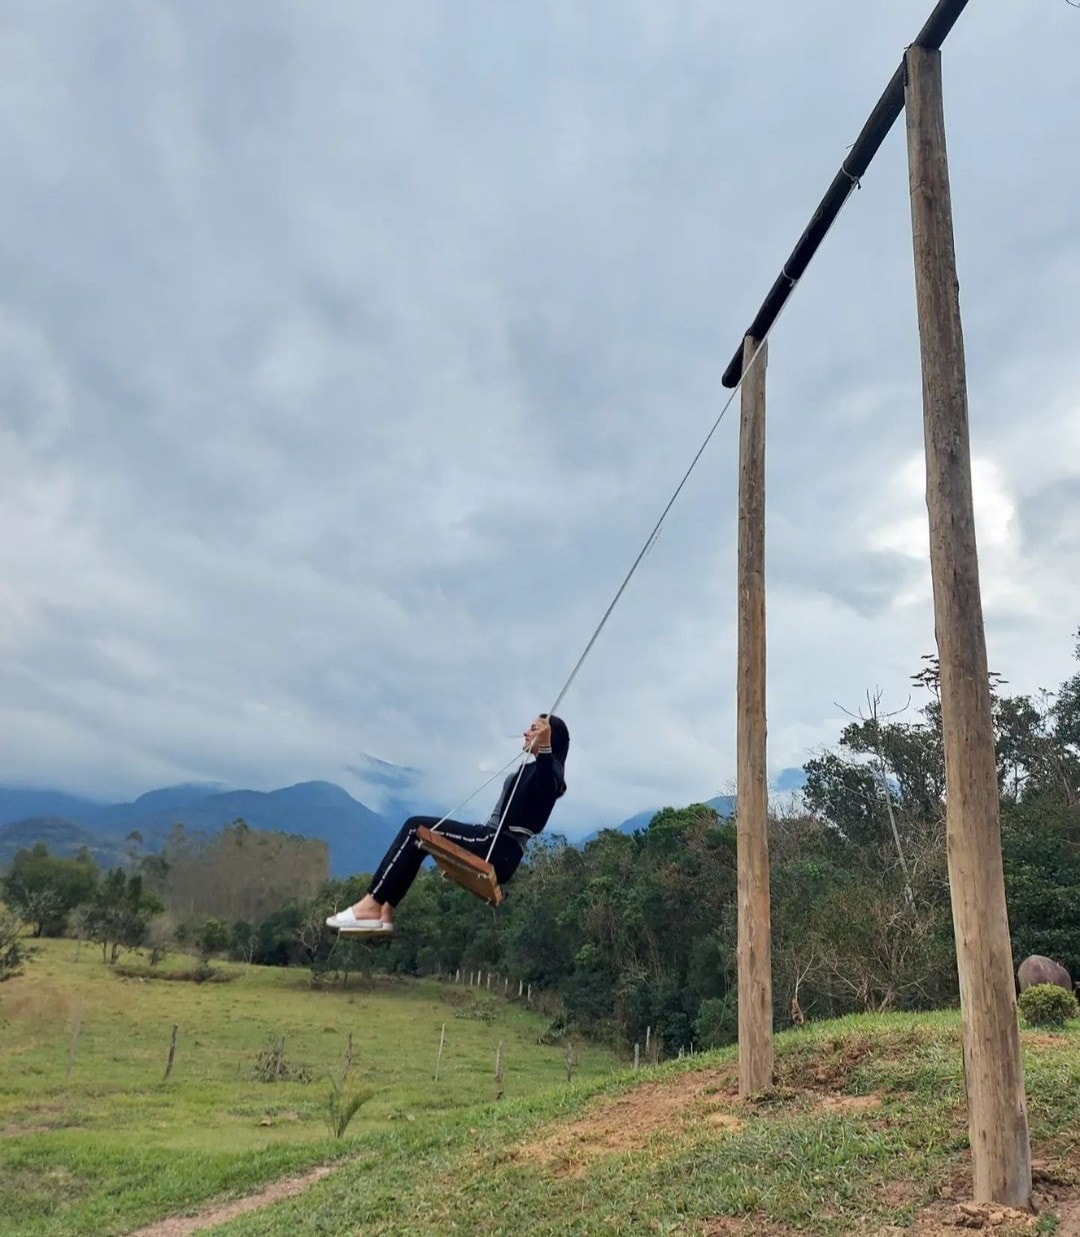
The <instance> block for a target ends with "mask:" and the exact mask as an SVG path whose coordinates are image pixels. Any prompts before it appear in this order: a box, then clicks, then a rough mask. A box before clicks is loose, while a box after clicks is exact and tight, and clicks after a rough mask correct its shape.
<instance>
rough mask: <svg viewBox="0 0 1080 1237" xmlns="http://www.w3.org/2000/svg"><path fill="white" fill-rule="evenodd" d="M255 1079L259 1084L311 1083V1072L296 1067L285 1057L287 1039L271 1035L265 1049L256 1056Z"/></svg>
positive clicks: (303, 1066)
mask: <svg viewBox="0 0 1080 1237" xmlns="http://www.w3.org/2000/svg"><path fill="white" fill-rule="evenodd" d="M254 1073H255V1078H256V1079H257V1080H258V1081H259V1082H310V1081H311V1070H310V1069H309V1068H308V1067H307V1066H306V1065H294V1064H293V1063H292V1062H291V1061H290V1060H289V1058H288V1057H287V1056H286V1055H285V1037H284V1036H281V1037H280V1038H279V1037H278V1036H276V1035H271V1036H270V1038H269V1040H268V1041H267V1044H266V1047H265V1048H260V1049H259V1051H258V1052H257V1053H256V1054H255V1070H254Z"/></svg>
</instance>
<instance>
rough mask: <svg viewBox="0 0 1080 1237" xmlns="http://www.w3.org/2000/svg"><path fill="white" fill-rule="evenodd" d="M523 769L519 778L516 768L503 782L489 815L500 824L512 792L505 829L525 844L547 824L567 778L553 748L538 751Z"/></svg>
mask: <svg viewBox="0 0 1080 1237" xmlns="http://www.w3.org/2000/svg"><path fill="white" fill-rule="evenodd" d="M520 772H521V781H520V782H519V781H518V770H517V769H515V770H514V772H513V773H511V774H510V776H509V777H508V778H507V779H506V781H505V782H503V788H502V793H501V794H500V795H499V801H498V803H496V804H495V808H494V810H493V811H492V813H491V816H490V817H489V818H488V824H489V825H491V826H492V828H498V825H499V821H500V820H502V819H503V811H504V810H505V809H506V801H507V798H508V797H509V796H511V795H513V798H511V799H510V808H509V810H508V811H507V812H506V819H505V820H504V821H503V831H504V832H506V833H509V834H510V836H511V837H512V838H513V839H514V840H515V841H516V842H518V843H519V844H520V845H521V846H522V848H524V847H525V845H526V844H527V843H528V841H529V839H530V838H533V837H535V836H536V835H537V834H538V833H539V832H540V831H541V830H542V829H543V827H544V826H545V825H546V824H547V822H548V817H549V816H550V815H551V809H552V808H553V807H554V806H555V800H556V799H558V798H559V796H560V795H562V794H563V793H564V792H565V790H566V781H565V778H564V774H563V762H562V760H560V759H559V758H558V757H557V756H556V755H555V754H554V753H552V752H538V753H537V755H536V759H535V760H534V761H533V762H532V764H527V765H526V766H525V768H524V769H522V770H521V771H520ZM515 783H517V789H516V790H515V789H514V784H515Z"/></svg>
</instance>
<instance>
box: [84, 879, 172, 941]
mask: <svg viewBox="0 0 1080 1237" xmlns="http://www.w3.org/2000/svg"><path fill="white" fill-rule="evenodd" d="M162 910H164V907H163V906H162V904H161V902H160V901H159V900H158V898H157V897H156V896H155V895H154V894H152V893H150V892H149V890H147V889H145V888H144V886H143V878H142V876H141V875H140V874H139V873H137V872H136V873H132V874H130V875H128V874H127V873H125V872H124V870H123V869H122V868H113V869H112V871H110V872H108V873H106V875H105V877H104V878H103V880H102V881H101V884H100V885H99V887H98V889H97V892H96V894H95V895H94V898H93V901H92V902H91V903H90V904H89V912H88V914H87V928H88V935H89V936H90V939H91V940H93V941H97V942H98V944H100V945H101V956H102V959H103V960H104V961H106V962H109V963H114V962H116V960H117V958H118V957H119V956H120V951H121V950H123V949H135V948H137V947H138V946H139V945H141V944H142V943H143V941H144V939H145V938H146V933H147V929H148V928H149V926H150V920H151V919H152V918H153V916H154V915H159V914H160V913H161V912H162Z"/></svg>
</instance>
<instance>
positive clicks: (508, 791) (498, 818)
mask: <svg viewBox="0 0 1080 1237" xmlns="http://www.w3.org/2000/svg"><path fill="white" fill-rule="evenodd" d="M523 748H524V750H525V751H526V752H529V753H531V754H532V756H533V757H534V759H533V761H532V762H531V763H530V764H527V765H526V766H525V767H524V769H522V770H521V773H520V780H519V776H518V771H517V770H515V771H514V772H513V773H511V774H510V776H509V777H508V778H507V779H506V781H505V782H503V788H502V794H500V795H499V801H498V803H496V804H495V807H494V809H493V811H492V813H491V815H490V816H489V817H488V820H487V823H486V824H483V825H463V824H461V823H460V822H458V821H456V820H444V821H441V822H440V821H439V819H438V817H436V816H411V817H410V818H409V819H408V820H407V821H406V822H405V823H404V824H403V825H402V826H401V829H400V830H399V831H398V835H397V837H396V838H395V839H394V841H393V842H392V843H391V846H390V849H389V850H388V851H387V852H386V854H385V855H384V856H383V860H382V862H381V863H380V864H379V866H378V867H377V868H376V869H375V875H374V876H373V877H372V878H371V885H370V886H369V887H368V891H367V893H366V894H365V895H364V896H363V897H362V898H361V899H360V901H359V902H357V903H356V905H355V906H350V907H347V908H346V909H345V910H343V911H339V912H338V913H337V914H336V915H331V916H330V917H329V918H328V919H327V921H326V924H327V927H330V928H336V929H337V930H338V931H339V932H347V933H354V932H355V933H359V932H393V930H394V907H395V906H397V904H398V903H399V902H400V901H401V899H402V898H403V897H404V896H405V895H406V893H408V891H409V886H410V885H411V884H412V883H413V881H414V880H415V879H416V875H417V873H418V872H419V871H420V865H421V864H422V863H423V862H424V859H425V858H426V855H425V852H424V851H423V850H422V849H421V847H420V843H419V841H418V839H417V835H416V830H417V829H418V828H419V827H420V826H426V827H427V828H428V829H431V828H433V827H434V826H435V825H438V826H439V827H438V829H437V831H436V832H438V833H439V834H441V835H442V836H443V837H444V838H446V839H447V841H449V842H454V843H456V844H457V845H458V846H460V847H462V848H463V849H465V850H468V851H471V852H472V853H473V854H474V855H479V857H480V858H481V859H488V851H489V850H491V843H492V841H493V840H494V841H495V848H494V850H491V857H490V863H491V865H492V867H494V869H495V877H496V879H497V880H498V882H499V884H500V885H503V884H505V883H506V882H507V881H508V880H509V879H510V877H511V876H513V874H514V872H515V871H516V870H517V866H518V864H519V863H520V862H521V860H522V857H523V856H524V854H525V847H526V846H527V845H528V843H529V839H530V838H534V837H536V835H537V834H538V833H539V832H540V831H541V830H542V829H543V827H544V826H545V825H546V824H547V822H548V817H549V816H550V815H551V809H552V808H553V807H554V806H555V800H556V799H559V798H561V797H562V795H564V794H565V793H566V780H565V773H564V770H565V767H566V753H567V752H568V751H569V749H570V732H569V730H567V728H566V723H565V722H564V721H563V720H562V718H561V717H556V716H555V715H554V714H551V715H550V716H549V715H548V714H546V713H541V714H540V716H539V717H538V718H537V719H536V720H535V721H534V722H533V723H532V725H531V726H530V727H529V729H528V730H526V731H525V742H524V744H523ZM515 785H516V787H517V788H516V789H515ZM508 800H509V803H508V802H507V801H508ZM500 822H502V825H501V828H500Z"/></svg>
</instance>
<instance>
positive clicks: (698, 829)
mask: <svg viewBox="0 0 1080 1237" xmlns="http://www.w3.org/2000/svg"><path fill="white" fill-rule="evenodd" d="M1076 654H1077V657H1078V658H1080V633H1078V636H1077V646H1076ZM1007 686H1008V685H1007V683H1005V682H1004V680H1002V679H1000V678H999V677H998V676H994V682H993V684H992V688H993V699H994V720H995V726H996V731H997V753H998V781H999V788H1000V792H1001V805H1002V811H1001V823H1002V848H1003V856H1004V864H1005V878H1006V891H1007V895H1008V901H1009V913H1010V926H1011V932H1012V938H1013V948H1014V954H1015V957H1016V959H1017V961H1019V960H1020V959H1021V958H1023V957H1024V956H1026V955H1028V954H1032V953H1039V954H1046V955H1048V956H1049V957H1052V958H1055V959H1056V960H1058V961H1059V962H1061V963H1063V964H1064V965H1065V966H1066V967H1067V968H1068V969H1069V970H1070V971H1071V972H1072V974H1073V975H1074V976H1075V975H1077V974H1080V673H1078V674H1075V675H1073V676H1072V677H1071V678H1069V679H1067V680H1066V682H1064V683H1063V684H1062V685H1061V686H1060V688H1059V689H1058V690H1057V691H1056V692H1045V693H1040V694H1038V695H1034V696H1027V695H1010V694H1008V692H1007V690H1006V689H1007ZM910 688H911V690H914V691H917V692H919V693H920V694H921V697H922V705H921V707H919V708H918V709H916V710H915V711H914V712H913V711H912V710H911V708H910V707H905V708H904V709H903V711H901V712H895V713H890V712H889V711H888V710H887V709H886V707H885V700H884V697H883V695H882V693H880V692H879V693H870V694H868V696H867V698H866V700H865V702H864V704H863V707H862V708H861V709H858V710H855V711H853V713H852V715H851V718H850V721H849V722H848V723H847V724H846V725H845V726H844V727H843V729H842V731H841V733H840V735H839V736H838V739H837V741H836V743H835V744H834V745H832V746H831V747H829V748H828V749H826V750H824V751H822V752H820V753H818V754H816V755H814V756H813V757H812V758H811V759H809V760H808V761H807V762H806V765H805V766H804V770H805V774H806V784H805V787H804V789H803V791H802V792H801V795H800V796H799V797H798V798H797V800H795V801H792V802H790V803H788V804H787V805H786V806H785V807H784V808H783V809H782V810H780V809H777V808H776V807H775V806H774V809H773V811H772V813H771V817H770V838H769V846H770V867H771V885H772V923H773V975H774V983H773V989H774V994H775V1001H776V1010H775V1013H776V1018H777V1023H778V1025H785V1024H789V1023H791V1022H795V1023H798V1022H801V1021H803V1020H804V1019H807V1018H819V1017H831V1016H835V1015H840V1014H844V1013H849V1012H856V1011H864V1010H886V1009H907V1010H914V1009H930V1008H939V1007H942V1006H946V1005H949V1004H952V1003H955V1002H956V1000H957V978H956V965H955V955H954V949H953V936H952V925H951V914H950V906H949V886H948V874H947V864H946V853H945V829H944V811H945V774H944V757H943V749H942V733H941V709H940V702H939V698H938V671H937V664H936V661H935V660H934V659H933V658H927V659H925V660H924V664H923V666H922V668H921V669H920V670H919V671H918V672H917V673H916V674H914V675H912V681H911V684H910ZM245 830H246V826H243V828H241V826H240V825H239V824H238V825H234V826H233V828H232V830H231V831H226V833H225V834H224V835H217V837H219V838H221V839H222V840H221V842H220V843H216V842H214V841H213V840H211V841H208V842H204V843H202V844H201V848H200V847H196V848H194V850H192V848H191V847H190V846H189V845H188V844H187V841H186V840H185V839H183V838H182V837H181V835H179V834H178V835H176V837H175V838H174V845H173V846H172V847H171V848H170V847H168V846H167V847H166V849H165V851H164V852H163V854H162V855H161V856H160V857H157V856H155V857H149V856H148V857H143V858H142V859H140V860H138V861H137V862H134V863H133V865H132V867H131V868H130V870H129V871H128V872H127V873H126V874H124V879H125V880H127V881H129V882H130V881H132V880H135V879H140V880H141V881H142V883H143V884H142V887H143V889H144V892H146V893H147V894H148V895H149V896H152V897H156V898H158V899H159V901H161V903H162V905H164V906H166V907H167V908H169V912H170V913H171V914H172V916H173V917H174V919H175V920H177V921H178V922H182V923H184V924H187V925H188V929H187V931H188V939H189V940H191V939H195V938H198V936H199V933H200V932H202V933H205V925H206V923H208V922H212V923H213V924H214V925H216V927H215V928H214V933H215V935H214V941H215V942H216V947H217V948H218V949H220V950H222V951H224V952H228V953H230V954H231V956H233V957H236V958H243V959H245V960H247V961H252V962H260V963H265V964H270V965H283V966H303V967H308V968H310V969H311V974H312V978H313V982H335V981H338V982H344V981H345V980H346V979H347V977H348V975H349V973H350V972H351V971H353V970H356V969H359V968H363V969H366V970H370V969H375V970H381V971H386V972H391V973H397V974H407V975H420V974H443V975H452V974H454V973H455V972H456V971H457V970H459V969H461V970H463V971H472V970H484V971H495V972H498V973H500V974H503V975H513V976H515V978H517V979H520V980H521V981H523V982H524V983H527V984H531V985H533V986H534V988H538V989H541V990H544V991H546V992H547V993H548V994H554V995H555V996H557V998H558V1003H559V1006H560V1008H561V1013H560V1014H559V1015H558V1018H557V1020H556V1021H557V1024H558V1025H557V1026H556V1027H555V1028H554V1029H555V1030H556V1031H561V1030H566V1029H568V1028H569V1027H571V1026H573V1027H575V1028H577V1029H579V1030H584V1031H588V1032H591V1033H595V1034H602V1035H608V1036H610V1037H613V1038H616V1039H618V1040H621V1041H622V1042H624V1043H626V1044H632V1043H635V1042H642V1041H643V1040H644V1036H645V1030H646V1028H651V1034H652V1035H653V1036H654V1037H659V1038H660V1040H661V1041H662V1043H663V1045H664V1047H665V1049H666V1050H667V1051H674V1050H677V1049H679V1048H685V1047H689V1046H690V1045H698V1046H701V1047H707V1046H714V1045H719V1044H723V1043H727V1042H731V1041H733V1040H734V1039H735V1038H736V1034H737V1012H736V966H735V947H736V852H735V827H734V824H733V822H732V821H730V820H727V819H722V818H719V817H718V816H717V815H716V813H715V812H714V811H713V810H712V809H711V808H709V807H707V806H704V805H700V804H698V805H692V806H690V807H685V808H681V809H672V808H665V809H664V810H663V811H661V812H659V813H658V814H657V815H656V816H655V817H654V818H653V820H652V821H651V822H650V824H649V825H648V827H647V828H645V829H642V830H640V831H638V832H636V833H633V834H629V835H627V834H622V833H618V832H615V831H610V830H609V831H604V832H601V833H600V834H599V835H598V836H597V837H596V838H594V839H593V840H591V841H589V842H588V843H587V844H585V845H584V846H580V847H578V846H573V845H570V844H569V843H567V842H566V841H565V840H564V839H561V838H559V837H557V836H556V837H551V838H544V837H542V838H540V839H538V840H537V841H536V842H534V843H533V844H532V845H531V846H530V850H529V855H528V860H527V863H525V864H524V865H523V866H522V868H521V869H520V870H519V873H518V875H517V876H516V877H515V879H514V881H513V882H512V883H511V885H510V886H509V887H508V890H507V894H508V896H507V899H506V901H505V903H504V904H503V906H502V907H500V908H499V909H498V910H492V909H491V908H489V907H488V906H486V905H485V904H483V903H481V902H479V901H477V900H476V899H473V898H471V897H469V896H468V895H467V894H465V893H464V892H462V891H461V890H460V889H458V888H457V887H456V886H454V885H452V884H450V883H449V882H447V881H445V880H443V879H442V878H441V877H440V876H439V875H438V874H437V873H436V872H425V873H423V874H422V875H421V877H420V878H419V880H418V881H417V883H416V885H415V886H414V888H413V890H412V892H411V893H410V895H409V897H408V898H407V899H406V900H405V902H404V903H403V904H402V906H401V908H400V910H399V913H398V915H397V919H396V922H397V928H398V930H397V931H396V933H395V934H394V936H393V937H391V938H389V939H380V940H378V941H374V942H373V941H367V940H356V939H348V938H338V937H337V936H336V934H333V933H331V932H329V931H328V930H327V929H326V928H325V926H324V923H323V920H324V919H325V916H326V915H327V913H328V912H329V911H331V910H334V909H337V908H340V907H342V906H345V905H347V904H348V903H350V902H352V901H354V900H356V899H357V898H358V897H359V896H360V894H361V893H362V892H363V891H364V889H365V887H366V883H367V878H366V875H364V874H360V875H358V876H357V877H355V878H353V879H350V880H347V881H327V880H326V879H325V868H324V869H323V873H322V876H321V877H319V876H318V875H317V873H316V871H315V868H316V867H317V865H316V864H314V863H312V865H311V868H310V870H309V871H307V873H306V877H305V880H307V882H308V884H307V885H306V886H305V887H304V888H303V889H288V890H287V889H286V887H285V885H283V884H282V883H281V882H282V881H283V880H285V875H284V873H283V872H282V871H281V869H295V868H297V867H298V866H299V862H298V860H299V854H300V852H299V851H295V850H290V849H289V847H288V846H287V845H286V843H285V842H282V841H277V842H274V843H273V844H269V843H268V844H265V848H264V843H263V842H261V841H260V840H259V839H258V836H257V834H256V831H252V830H246V832H245ZM271 836H275V837H279V838H280V836H281V835H271ZM301 841H302V840H301V839H290V840H289V842H290V844H299V843H300V842H301ZM182 842H183V844H181V843H182ZM245 848H246V849H245ZM260 848H264V849H260ZM256 852H257V853H259V854H261V855H262V856H263V864H264V866H265V869H266V870H265V871H264V872H263V875H262V877H261V878H260V880H255V881H252V880H249V881H248V882H247V883H246V884H245V885H244V887H243V888H242V889H241V888H239V887H236V886H235V885H234V882H239V881H241V878H242V877H243V875H244V873H245V870H246V863H247V860H248V857H249V856H250V855H252V854H253V853H256ZM21 854H22V853H21ZM21 854H20V857H21ZM39 858H40V857H39ZM309 858H310V856H309ZM18 862H19V861H18V859H17V860H16V865H14V866H13V869H12V873H11V874H9V876H8V877H7V878H5V890H6V891H7V893H6V896H7V897H8V900H9V902H10V901H11V896H10V881H11V877H12V875H14V872H15V868H16V867H17V866H18ZM52 862H54V863H66V864H69V865H71V867H70V869H68V871H69V873H70V878H71V880H72V882H75V869H76V868H78V861H76V860H66V861H57V860H54V861H52ZM205 864H209V865H210V867H212V868H213V869H214V870H213V873H212V879H211V878H210V876H209V875H208V872H207V868H206V867H205V866H201V865H205ZM117 879H118V878H117ZM152 922H153V916H151V917H150V922H148V923H147V925H146V931H147V933H150V932H151V925H152ZM37 926H38V927H40V928H41V930H42V931H44V930H46V928H51V927H55V926H56V921H55V920H54V921H51V922H42V923H39V924H38V925H37ZM69 930H70V927H69ZM201 939H202V940H203V943H204V946H205V944H206V938H205V935H204V936H203V937H202V938H201Z"/></svg>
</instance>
